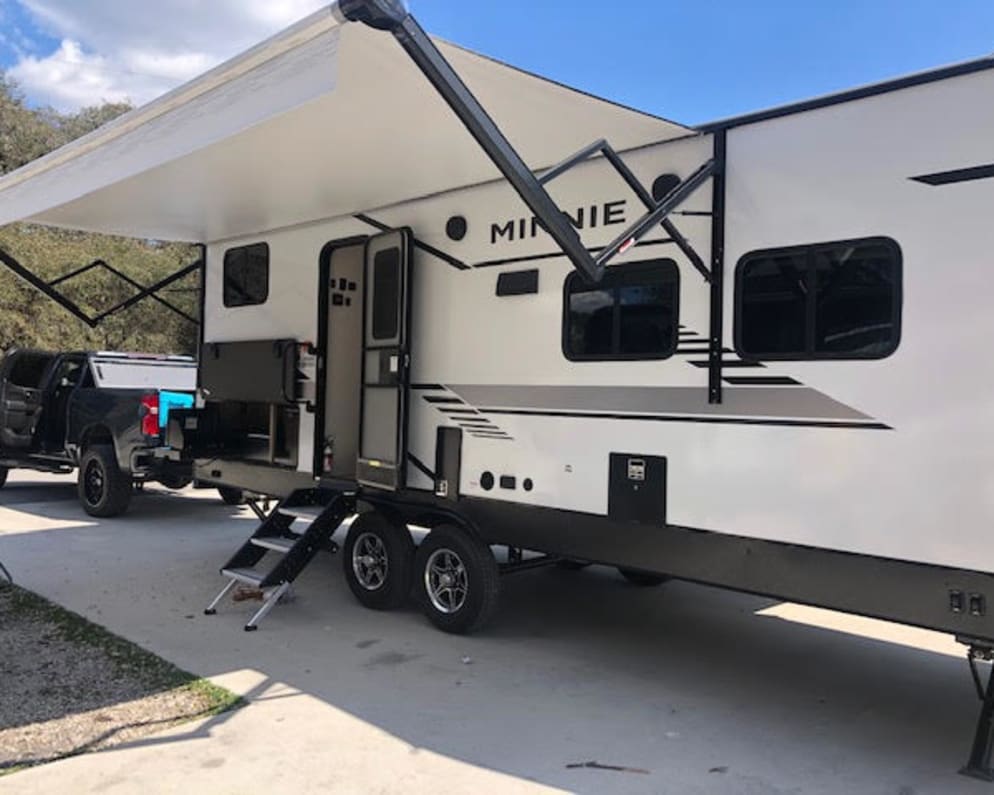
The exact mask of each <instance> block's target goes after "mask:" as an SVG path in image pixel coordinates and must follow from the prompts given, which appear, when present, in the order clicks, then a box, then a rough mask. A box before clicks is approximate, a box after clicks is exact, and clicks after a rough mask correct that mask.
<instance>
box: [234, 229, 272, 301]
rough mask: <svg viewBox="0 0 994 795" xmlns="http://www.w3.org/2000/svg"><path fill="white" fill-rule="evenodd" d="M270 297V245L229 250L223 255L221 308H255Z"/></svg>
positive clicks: (255, 245)
mask: <svg viewBox="0 0 994 795" xmlns="http://www.w3.org/2000/svg"><path fill="white" fill-rule="evenodd" d="M268 297H269V245H268V244H266V243H255V244H253V245H251V246H240V247H238V248H229V249H228V250H227V251H226V252H224V305H225V306H229V307H231V306H254V305H256V304H264V303H266V299H267V298H268Z"/></svg>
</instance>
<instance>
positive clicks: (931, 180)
mask: <svg viewBox="0 0 994 795" xmlns="http://www.w3.org/2000/svg"><path fill="white" fill-rule="evenodd" d="M992 177H994V163H989V164H987V165H985V166H971V167H970V168H957V169H953V170H952V171H937V172H936V173H934V174H922V175H921V176H918V177H910V179H911V180H913V181H914V182H922V183H924V184H926V185H951V184H954V183H956V182H972V181H973V180H975V179H991V178H992Z"/></svg>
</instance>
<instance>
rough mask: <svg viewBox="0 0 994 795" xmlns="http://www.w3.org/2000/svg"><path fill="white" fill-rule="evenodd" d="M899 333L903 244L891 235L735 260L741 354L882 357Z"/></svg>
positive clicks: (737, 338)
mask: <svg viewBox="0 0 994 795" xmlns="http://www.w3.org/2000/svg"><path fill="white" fill-rule="evenodd" d="M900 339H901V249H900V248H899V247H898V245H897V243H895V242H894V241H893V240H891V239H889V238H880V237H877V238H865V239H862V240H846V241H841V242H838V243H820V244H817V245H810V246H798V247H794V248H785V249H775V250H769V251H757V252H753V253H750V254H746V255H745V256H744V257H743V258H742V259H741V260H740V261H739V264H738V267H737V268H736V280H735V348H736V351H737V352H738V354H739V355H740V356H742V357H743V358H746V359H811V360H813V359H883V358H884V357H886V356H890V354H892V353H893V352H894V351H895V350H896V349H897V346H898V343H899V342H900Z"/></svg>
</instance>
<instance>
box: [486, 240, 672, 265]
mask: <svg viewBox="0 0 994 795" xmlns="http://www.w3.org/2000/svg"><path fill="white" fill-rule="evenodd" d="M672 242H673V241H672V240H671V239H670V238H668V237H661V238H658V239H656V240H640V241H639V242H638V243H636V244H635V248H638V247H639V246H658V245H662V244H664V243H672ZM603 250H604V247H603V246H600V247H598V248H588V249H587V251H588V252H589V253H591V254H599V253H600V252H601V251H603ZM565 256H566V255H565V254H564V253H563V252H562V251H553V252H551V253H549V254H532V255H531V256H527V257H509V258H507V259H489V260H484V261H483V262H477V263H476V264H475V265H474V266H473V267H474V268H492V267H494V266H496V265H513V264H514V263H516V262H533V261H534V260H540V259H555V258H556V257H565Z"/></svg>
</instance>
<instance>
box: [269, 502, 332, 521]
mask: <svg viewBox="0 0 994 795" xmlns="http://www.w3.org/2000/svg"><path fill="white" fill-rule="evenodd" d="M276 510H278V511H279V512H280V513H281V514H283V515H284V516H292V517H294V518H295V519H306V520H307V521H309V522H313V521H314V520H315V519H317V518H318V517H319V516H320V515H321V514H322V513H323V512H324V506H323V505H296V506H290V507H286V506H283V505H281V506H280V507H279V508H277V509H276Z"/></svg>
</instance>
